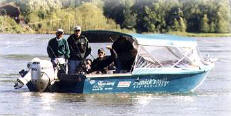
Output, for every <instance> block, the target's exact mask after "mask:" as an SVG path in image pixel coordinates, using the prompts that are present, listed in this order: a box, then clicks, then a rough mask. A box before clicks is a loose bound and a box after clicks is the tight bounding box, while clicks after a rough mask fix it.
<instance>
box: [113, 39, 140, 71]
mask: <svg viewBox="0 0 231 116" xmlns="http://www.w3.org/2000/svg"><path fill="white" fill-rule="evenodd" d="M112 48H113V49H114V50H115V51H116V53H117V55H118V58H117V59H116V62H115V64H116V72H117V73H125V72H129V71H131V69H132V65H133V63H134V60H135V56H136V53H137V51H136V49H135V48H134V47H133V45H132V42H131V41H129V40H128V38H126V37H125V36H120V37H119V38H118V39H117V40H116V41H115V42H114V43H113V44H112Z"/></svg>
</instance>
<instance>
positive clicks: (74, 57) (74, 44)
mask: <svg viewBox="0 0 231 116" xmlns="http://www.w3.org/2000/svg"><path fill="white" fill-rule="evenodd" d="M74 31H75V33H74V34H72V35H70V37H69V38H68V39H67V41H68V44H69V49H70V58H69V60H68V73H69V74H75V73H76V71H77V69H76V68H77V67H78V66H79V64H80V63H81V62H82V61H83V60H84V59H86V57H87V56H88V55H89V54H90V53H91V47H90V46H89V44H88V40H87V38H86V37H85V36H83V35H81V27H80V26H76V27H75V28H74Z"/></svg>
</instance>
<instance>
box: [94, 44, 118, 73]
mask: <svg viewBox="0 0 231 116" xmlns="http://www.w3.org/2000/svg"><path fill="white" fill-rule="evenodd" d="M107 49H109V50H110V52H111V56H105V51H104V50H103V48H100V49H98V58H97V59H95V60H94V61H93V62H92V65H91V72H94V71H96V73H99V74H102V73H103V74H106V73H107V71H108V68H109V66H110V65H111V64H112V62H113V61H114V60H115V59H116V58H117V54H116V52H115V50H113V49H112V48H111V47H109V46H108V47H107Z"/></svg>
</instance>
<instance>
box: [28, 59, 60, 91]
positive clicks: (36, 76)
mask: <svg viewBox="0 0 231 116" xmlns="http://www.w3.org/2000/svg"><path fill="white" fill-rule="evenodd" d="M54 80H55V73H54V69H53V65H52V63H51V62H50V61H46V60H40V61H34V62H32V64H31V82H32V84H33V86H34V87H35V91H39V92H43V91H46V89H47V87H48V86H49V85H50V84H51V82H52V81H54Z"/></svg>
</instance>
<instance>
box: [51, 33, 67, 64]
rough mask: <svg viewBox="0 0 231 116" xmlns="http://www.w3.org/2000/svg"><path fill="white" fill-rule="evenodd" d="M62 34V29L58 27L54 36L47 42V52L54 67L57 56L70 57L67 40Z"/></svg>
mask: <svg viewBox="0 0 231 116" xmlns="http://www.w3.org/2000/svg"><path fill="white" fill-rule="evenodd" d="M63 34H64V31H63V29H58V30H57V31H56V37H55V38H52V39H51V40H50V41H49V42H48V46H47V53H48V56H49V57H50V58H51V62H52V64H53V66H54V67H56V66H57V63H58V61H57V58H64V59H68V58H69V57H70V50H69V46H68V43H67V41H66V40H65V39H63V38H62V37H63Z"/></svg>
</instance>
